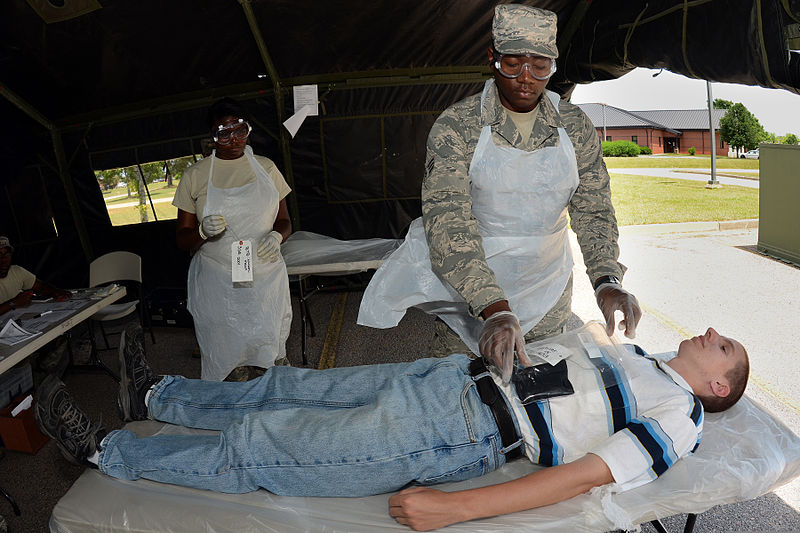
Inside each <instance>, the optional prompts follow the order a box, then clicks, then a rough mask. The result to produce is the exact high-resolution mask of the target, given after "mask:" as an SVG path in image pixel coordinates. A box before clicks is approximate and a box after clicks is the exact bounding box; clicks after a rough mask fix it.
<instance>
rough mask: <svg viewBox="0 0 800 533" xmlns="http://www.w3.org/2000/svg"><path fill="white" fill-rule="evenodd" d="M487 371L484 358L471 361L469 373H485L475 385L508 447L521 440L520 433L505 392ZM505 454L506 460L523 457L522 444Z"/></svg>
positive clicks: (478, 374) (475, 374)
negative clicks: (504, 395)
mask: <svg viewBox="0 0 800 533" xmlns="http://www.w3.org/2000/svg"><path fill="white" fill-rule="evenodd" d="M487 372H488V370H487V369H486V364H485V363H484V362H483V359H481V358H478V359H473V360H472V361H470V363H469V374H470V375H471V376H472V377H475V376H480V375H481V374H485V375H484V376H483V377H482V378H480V379H476V380H475V386H476V387H478V395H479V396H480V397H481V401H482V402H483V403H485V404H486V405H488V406H489V409H490V410H491V411H492V416H493V417H494V421H495V423H496V424H497V429H498V430H499V431H500V440H501V441H502V442H503V448H508V447H509V446H513V445H514V444H516V443H517V442H518V441H519V435H517V428H516V427H515V426H514V417H513V416H511V413H510V412H509V410H508V404H506V401H505V399H504V398H503V393H501V392H500V389H498V388H497V385H496V384H495V382H494V380H493V379H492V377H491V375H489V374H488V373H487ZM505 455H506V462H508V461H512V460H514V459H518V458H520V457H522V445H519V446H517V447H516V448H514V449H513V450H509V451H508V452H506V454H505Z"/></svg>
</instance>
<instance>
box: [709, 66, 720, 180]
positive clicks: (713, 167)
mask: <svg viewBox="0 0 800 533" xmlns="http://www.w3.org/2000/svg"><path fill="white" fill-rule="evenodd" d="M706 92H707V93H708V131H709V132H710V133H711V179H710V180H708V183H706V189H716V188H718V187H720V186H721V185H720V183H719V182H718V181H717V138H716V137H715V136H714V117H713V116H712V109H713V108H714V99H713V98H712V97H711V82H710V81H708V80H706Z"/></svg>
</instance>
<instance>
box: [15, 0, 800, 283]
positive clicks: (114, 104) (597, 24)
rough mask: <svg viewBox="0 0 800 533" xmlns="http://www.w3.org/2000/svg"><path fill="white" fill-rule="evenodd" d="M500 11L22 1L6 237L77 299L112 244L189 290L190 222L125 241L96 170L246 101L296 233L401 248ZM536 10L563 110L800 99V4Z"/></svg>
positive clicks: (751, 1) (383, 3)
mask: <svg viewBox="0 0 800 533" xmlns="http://www.w3.org/2000/svg"><path fill="white" fill-rule="evenodd" d="M497 3H498V2H497V1H486V0H429V1H425V2H421V1H419V0H416V1H410V0H400V1H397V0H393V1H388V0H375V1H373V2H369V3H364V2H355V1H353V0H329V1H326V2H320V1H318V0H316V1H309V0H238V1H237V0H204V1H203V2H196V1H191V0H172V1H169V2H162V1H156V0H139V1H137V2H126V1H123V0H6V1H5V2H2V4H0V46H1V47H0V95H2V96H3V97H4V98H0V116H2V118H3V125H4V127H3V128H0V165H2V166H0V168H2V169H3V171H2V174H0V180H2V185H3V192H2V193H0V234H8V235H9V236H11V237H12V239H14V240H15V241H16V242H18V243H19V244H20V245H21V246H19V247H18V250H19V255H20V257H19V259H22V260H23V262H25V261H26V262H27V264H28V265H29V266H31V267H34V268H38V270H37V272H38V273H40V275H49V276H50V279H52V280H53V281H54V282H56V283H61V284H63V285H78V284H81V283H85V281H86V280H85V277H86V274H85V272H86V264H87V262H88V261H89V260H91V259H92V258H93V257H96V256H97V255H100V254H101V253H103V252H104V251H109V250H111V249H128V250H131V251H134V252H136V253H139V254H140V255H142V256H143V257H144V258H145V261H144V264H145V265H146V268H153V269H154V271H153V272H152V275H153V276H154V278H151V279H156V280H157V281H155V282H154V283H157V284H162V285H164V284H166V285H175V284H181V283H182V279H183V277H184V276H185V272H186V270H185V268H186V264H187V262H188V257H187V256H186V255H185V254H183V253H182V252H179V251H177V250H176V249H175V246H174V223H173V222H170V221H164V222H156V223H149V224H141V225H136V226H131V227H124V228H115V227H112V226H111V223H110V220H109V218H108V215H107V213H106V211H105V207H104V204H103V200H102V196H101V194H100V191H99V190H98V187H97V183H96V181H95V178H94V174H93V171H94V170H99V169H105V168H114V167H120V166H127V165H132V164H135V163H137V162H142V163H143V162H148V161H158V160H164V159H168V158H173V157H179V156H185V155H189V154H192V153H199V151H200V148H199V147H200V144H201V142H202V141H203V139H204V138H206V137H207V128H206V125H205V109H206V108H207V107H208V105H210V103H212V102H213V101H214V100H216V99H217V98H219V97H222V96H233V97H236V98H239V99H241V100H242V101H243V102H244V103H245V104H246V105H247V106H248V108H249V110H250V112H251V114H252V116H253V117H254V122H255V129H254V132H253V136H252V139H251V143H252V144H253V146H254V149H255V151H256V152H257V153H261V154H264V155H267V156H268V157H270V158H272V159H273V160H275V161H276V163H277V164H278V166H279V168H281V169H282V170H283V172H284V174H285V175H286V177H287V180H288V181H289V183H290V185H291V186H292V188H293V190H294V194H293V195H291V196H290V211H291V214H292V218H293V222H294V226H295V230H297V229H304V230H309V231H316V232H319V233H324V234H327V235H331V236H333V237H338V238H366V237H398V236H402V234H403V232H404V231H405V228H406V227H407V225H408V223H409V222H410V221H411V220H412V219H413V218H415V217H416V216H418V215H419V187H420V182H421V179H422V173H423V167H424V156H425V140H426V136H427V132H428V129H429V128H430V125H431V124H432V123H433V121H434V120H435V118H436V116H437V115H438V114H439V113H440V112H441V111H442V110H444V109H445V108H446V107H447V106H448V105H450V104H452V103H454V102H455V101H457V100H459V99H461V98H463V97H464V96H466V95H468V94H472V93H474V92H477V91H478V90H479V89H480V86H481V83H482V82H483V81H484V80H485V79H486V78H487V77H488V76H489V69H488V67H487V65H486V50H487V47H488V45H489V43H490V38H489V36H490V27H491V19H492V15H493V12H494V7H495V5H496V4H497ZM525 3H527V4H530V5H536V6H538V7H542V8H546V9H550V10H553V11H555V12H556V13H557V14H558V26H559V39H558V46H559V51H560V57H559V60H558V71H557V72H556V74H555V76H554V78H553V79H552V80H551V82H550V84H549V88H551V89H553V90H555V91H557V92H559V93H560V94H562V95H563V96H564V97H569V94H570V93H571V91H572V89H573V87H574V86H575V84H577V83H589V82H592V81H596V80H605V79H612V78H615V77H618V76H621V75H624V74H625V73H626V72H628V71H630V70H631V69H633V68H635V67H637V66H642V67H651V68H666V69H669V70H671V71H673V72H676V73H680V74H684V75H686V76H690V77H695V78H703V79H708V80H711V81H720V82H734V83H743V84H754V85H761V86H764V87H775V88H783V89H787V90H791V91H794V92H797V91H798V88H800V67H799V66H798V54H797V53H793V52H790V50H793V49H798V48H800V24H798V21H800V0H747V1H745V0H653V1H649V2H631V1H629V0H604V1H598V0H594V1H592V0H540V1H528V2H525ZM307 84H315V85H317V86H318V90H319V100H320V115H319V116H317V117H310V118H309V119H307V120H306V122H305V123H304V124H303V126H302V128H301V129H300V131H299V133H298V134H297V136H296V137H295V138H293V139H292V138H291V137H290V136H289V135H288V133H287V132H286V130H285V129H283V128H282V127H281V124H282V122H283V121H284V120H285V119H286V118H288V117H289V116H291V114H292V113H293V105H292V88H293V87H295V86H298V85H307ZM147 265H150V267H148V266H147ZM156 265H158V266H157V267H156ZM145 278H148V276H147V272H146V273H145Z"/></svg>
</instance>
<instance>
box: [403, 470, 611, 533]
mask: <svg viewBox="0 0 800 533" xmlns="http://www.w3.org/2000/svg"><path fill="white" fill-rule="evenodd" d="M613 481H614V477H613V476H612V475H611V471H610V470H609V469H608V466H607V465H606V463H605V461H603V460H602V459H601V458H600V457H598V456H597V455H594V454H587V455H584V456H583V457H582V458H580V459H578V460H577V461H573V462H572V463H567V464H564V465H559V466H554V467H552V468H545V469H543V470H538V471H536V472H533V473H532V474H528V475H527V476H525V477H521V478H519V479H515V480H512V481H507V482H505V483H500V484H497V485H490V486H488V487H481V488H477V489H469V490H462V491H458V492H443V491H440V490H436V489H429V488H425V487H414V488H410V489H406V490H404V491H402V492H399V493H397V494H395V495H394V496H392V497H391V498H389V514H390V515H391V516H392V517H393V518H394V519H395V520H397V522H398V523H400V524H405V525H407V526H409V527H410V528H411V529H414V530H416V531H429V530H432V529H438V528H440V527H444V526H447V525H450V524H455V523H456V522H464V521H466V520H474V519H477V518H486V517H489V516H497V515H503V514H508V513H515V512H518V511H525V510H527V509H533V508H536V507H542V506H545V505H550V504H553V503H558V502H560V501H564V500H567V499H569V498H572V497H573V496H577V495H578V494H583V493H584V492H587V491H589V490H591V489H592V488H594V487H598V486H600V485H605V484H607V483H611V482H613Z"/></svg>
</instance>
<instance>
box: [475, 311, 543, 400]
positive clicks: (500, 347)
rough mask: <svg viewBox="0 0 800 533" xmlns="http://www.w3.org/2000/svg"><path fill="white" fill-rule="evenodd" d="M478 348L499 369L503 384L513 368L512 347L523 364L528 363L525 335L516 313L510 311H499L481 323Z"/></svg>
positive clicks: (506, 381) (507, 381) (508, 378)
mask: <svg viewBox="0 0 800 533" xmlns="http://www.w3.org/2000/svg"><path fill="white" fill-rule="evenodd" d="M478 349H479V350H480V352H481V355H482V356H483V358H484V359H486V360H487V361H489V362H490V363H492V364H493V365H494V366H495V367H496V368H497V369H498V370H499V371H500V376H501V378H502V380H503V383H504V384H508V383H509V381H511V372H512V371H513V370H514V349H516V350H517V356H518V357H519V358H520V362H521V363H523V364H524V365H528V366H529V365H530V361H529V360H528V357H527V356H526V355H525V335H524V334H523V333H522V328H521V327H520V325H519V319H518V318H517V315H515V314H514V313H512V312H511V311H500V312H497V313H495V314H493V315H492V316H490V317H489V318H487V319H486V321H485V322H484V323H483V330H481V336H480V339H478Z"/></svg>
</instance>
